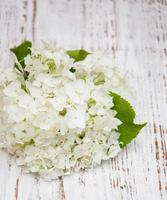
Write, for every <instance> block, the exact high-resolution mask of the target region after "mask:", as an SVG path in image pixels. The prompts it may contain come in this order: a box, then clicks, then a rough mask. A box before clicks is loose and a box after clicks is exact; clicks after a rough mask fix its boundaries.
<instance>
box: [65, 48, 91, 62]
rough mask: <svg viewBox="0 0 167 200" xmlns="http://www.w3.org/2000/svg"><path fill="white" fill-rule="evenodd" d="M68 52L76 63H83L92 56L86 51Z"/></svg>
mask: <svg viewBox="0 0 167 200" xmlns="http://www.w3.org/2000/svg"><path fill="white" fill-rule="evenodd" d="M66 52H67V54H68V55H69V56H70V57H71V58H73V59H74V62H78V61H82V60H84V59H85V58H86V57H87V55H89V54H90V53H89V52H87V51H86V50H84V49H76V50H69V51H66Z"/></svg>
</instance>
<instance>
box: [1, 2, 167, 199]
mask: <svg viewBox="0 0 167 200" xmlns="http://www.w3.org/2000/svg"><path fill="white" fill-rule="evenodd" d="M24 39H29V40H33V41H35V42H36V43H40V41H41V40H46V41H48V42H52V43H54V44H56V45H57V46H61V47H64V48H66V49H73V48H80V47H84V48H85V49H87V50H89V51H93V50H102V51H108V52H111V55H112V56H113V58H114V62H115V63H116V64H117V65H118V66H119V67H120V68H121V70H122V71H124V72H125V73H126V74H127V77H128V79H129V83H130V84H131V85H132V86H133V88H134V92H135V97H136V98H135V100H134V105H135V107H136V109H137V113H138V122H144V121H147V122H148V125H147V127H146V128H145V129H143V131H142V133H141V134H140V135H139V136H138V137H137V139H136V140H135V141H134V142H133V143H132V144H131V145H129V146H128V148H127V149H125V150H124V151H123V152H122V153H121V154H120V155H119V156H118V157H117V158H115V159H113V160H110V161H108V162H105V163H103V164H102V166H100V167H98V168H96V169H94V170H89V171H88V172H82V173H79V174H74V175H70V176H66V177H61V178H59V179H58V180H56V181H53V182H49V183H48V182H45V181H43V180H40V179H36V178H34V176H32V175H25V174H23V173H22V172H21V170H20V169H19V168H18V167H17V166H16V165H15V163H14V161H13V160H12V158H11V157H9V156H8V155H7V154H6V153H4V152H2V153H1V154H0V200H121V199H123V200H160V199H163V200H165V199H167V170H166V169H167V168H166V167H167V166H166V165H167V146H166V143H167V0H164V1H163V0H0V64H1V66H5V67H6V66H8V65H9V64H10V61H9V60H10V59H9V58H10V56H11V55H10V53H9V47H13V46H14V45H16V44H18V43H20V42H21V41H23V40H24Z"/></svg>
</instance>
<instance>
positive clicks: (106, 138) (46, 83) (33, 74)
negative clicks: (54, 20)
mask: <svg viewBox="0 0 167 200" xmlns="http://www.w3.org/2000/svg"><path fill="white" fill-rule="evenodd" d="M11 51H12V52H13V53H14V55H15V65H14V68H12V69H11V68H10V69H5V70H4V69H2V68H1V71H0V97H1V98H0V105H1V106H0V147H1V148H5V149H6V150H7V151H8V152H9V153H11V154H13V155H14V156H15V157H16V162H17V164H18V165H20V166H22V168H23V169H24V171H25V172H33V173H37V174H39V175H40V176H42V177H44V178H47V179H54V178H56V177H58V176H60V175H64V174H69V173H71V172H74V171H79V170H81V169H87V168H91V167H94V166H96V165H98V164H100V163H101V161H102V160H106V159H109V158H111V157H114V156H116V155H117V154H118V152H119V151H120V150H121V149H122V148H123V147H125V146H126V145H127V144H128V143H130V142H131V140H132V139H133V138H134V137H136V136H137V134H138V133H139V131H140V129H141V128H142V127H143V126H144V125H145V124H135V123H134V118H135V112H134V110H133V108H132V107H131V105H130V104H129V103H128V102H127V101H126V100H125V99H123V98H122V97H121V96H120V94H121V91H123V90H125V89H126V88H127V86H126V82H125V79H124V77H123V76H122V75H121V74H120V72H119V71H118V69H117V68H116V67H115V66H113V65H112V64H111V61H110V59H109V57H108V56H106V55H103V54H100V53H89V52H87V51H85V50H83V49H79V50H70V51H66V50H64V49H57V48H53V47H51V46H49V45H47V44H44V45H43V47H42V48H34V47H32V44H31V42H29V41H25V42H23V43H22V44H21V45H19V46H18V47H16V48H13V49H11Z"/></svg>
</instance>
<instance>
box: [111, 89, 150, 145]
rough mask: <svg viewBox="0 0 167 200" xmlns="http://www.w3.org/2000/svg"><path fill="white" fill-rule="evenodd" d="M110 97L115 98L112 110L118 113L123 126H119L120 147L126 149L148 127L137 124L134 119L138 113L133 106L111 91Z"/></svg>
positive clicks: (117, 116)
mask: <svg viewBox="0 0 167 200" xmlns="http://www.w3.org/2000/svg"><path fill="white" fill-rule="evenodd" d="M109 95H110V96H111V97H112V98H113V103H114V106H113V107H112V109H113V110H115V111H116V112H117V114H116V118H118V119H119V120H120V121H121V122H122V124H121V125H120V126H118V130H117V131H118V132H119V133H120V137H119V142H120V147H121V148H124V147H126V146H127V144H129V143H130V142H131V141H132V140H133V139H134V138H135V137H136V136H137V135H138V134H139V132H140V130H141V129H142V128H143V127H144V126H146V124H147V123H143V124H135V123H134V119H135V116H136V113H135V111H134V109H133V107H132V106H131V104H130V103H129V102H128V101H127V100H125V99H124V98H122V97H121V96H120V95H118V94H116V93H114V92H111V91H110V92H109Z"/></svg>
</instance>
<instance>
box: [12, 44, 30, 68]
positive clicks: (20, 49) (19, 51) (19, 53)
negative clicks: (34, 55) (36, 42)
mask: <svg viewBox="0 0 167 200" xmlns="http://www.w3.org/2000/svg"><path fill="white" fill-rule="evenodd" d="M31 46H32V43H31V42H30V41H24V42H23V43H21V44H20V45H19V46H17V47H14V48H12V49H10V50H11V51H12V52H13V53H14V54H15V56H16V58H17V60H18V62H19V63H20V65H21V66H22V68H23V69H24V68H25V63H24V58H25V57H26V56H27V55H28V54H31V49H30V48H31ZM15 67H16V65H15ZM16 68H18V67H16Z"/></svg>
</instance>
